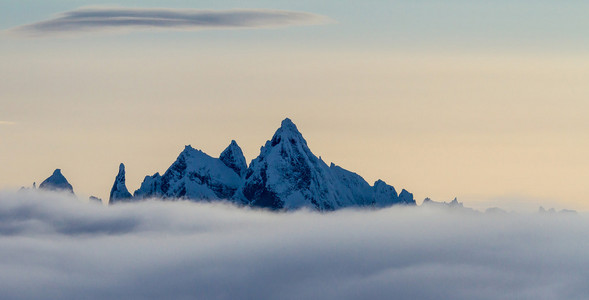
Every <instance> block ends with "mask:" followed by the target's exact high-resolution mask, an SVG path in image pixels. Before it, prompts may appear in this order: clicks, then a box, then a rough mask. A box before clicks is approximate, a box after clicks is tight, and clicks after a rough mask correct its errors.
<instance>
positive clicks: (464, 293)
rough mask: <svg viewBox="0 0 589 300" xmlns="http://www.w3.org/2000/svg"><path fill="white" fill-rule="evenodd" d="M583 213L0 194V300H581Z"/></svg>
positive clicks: (588, 224)
mask: <svg viewBox="0 0 589 300" xmlns="http://www.w3.org/2000/svg"><path fill="white" fill-rule="evenodd" d="M588 233H589V220H588V219H587V217H586V216H585V215H583V214H545V215H541V214H533V215H532V214H529V215H523V214H501V213H498V214H482V213H473V212H468V211H464V210H457V209H445V208H431V207H430V208H425V207H392V208H389V209H382V210H343V211H338V212H333V213H324V214H322V213H317V212H310V211H297V212H290V213H271V212H266V211H258V210H252V209H245V208H238V207H234V206H231V205H229V204H221V203H193V202H184V201H176V202H163V201H145V202H139V203H132V204H119V205H114V206H110V207H106V206H102V205H101V204H97V203H84V202H82V201H79V200H77V199H74V198H71V196H65V195H60V194H47V193H46V194H44V193H40V192H36V191H26V192H20V193H15V192H0V299H587V298H588V297H589V285H588V284H587V283H588V282H589V251H588V249H589V234H588Z"/></svg>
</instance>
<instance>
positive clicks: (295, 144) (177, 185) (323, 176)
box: [109, 118, 415, 211]
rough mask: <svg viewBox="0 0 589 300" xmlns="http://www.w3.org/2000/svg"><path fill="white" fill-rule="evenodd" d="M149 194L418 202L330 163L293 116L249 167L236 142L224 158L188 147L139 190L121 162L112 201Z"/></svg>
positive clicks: (268, 204) (274, 201)
mask: <svg viewBox="0 0 589 300" xmlns="http://www.w3.org/2000/svg"><path fill="white" fill-rule="evenodd" d="M146 198H160V199H189V200H194V201H203V200H205V201H215V200H229V201H232V202H235V203H236V204H239V205H246V206H253V207H262V208H269V209H273V210H291V209H298V208H303V207H305V208H312V209H316V210H319V211H330V210H336V209H340V208H345V207H386V206H391V205H395V204H404V205H415V200H414V199H413V195H412V194H411V193H409V192H407V191H406V190H402V191H401V193H400V194H397V191H396V190H395V188H394V187H393V186H391V185H388V184H386V183H385V182H384V181H382V180H378V181H377V182H375V184H374V185H373V186H371V185H370V184H368V183H367V182H366V181H365V180H364V179H363V178H362V177H361V176H360V175H358V174H356V173H353V172H350V171H348V170H346V169H344V168H342V167H339V166H336V165H334V164H331V165H329V166H328V165H327V164H326V163H325V162H324V161H323V160H322V159H321V158H318V157H317V156H316V155H315V154H313V152H311V150H310V149H309V147H308V145H307V142H306V141H305V139H304V138H303V135H302V134H301V133H300V132H299V131H298V129H297V127H296V125H295V124H294V123H293V122H292V121H291V120H290V119H288V118H287V119H285V120H284V121H282V124H281V126H280V128H278V130H277V131H276V133H275V134H274V136H273V137H272V139H270V140H269V141H267V142H266V144H265V145H264V146H263V147H262V148H261V150H260V155H259V156H258V157H257V158H255V159H254V160H252V162H251V163H250V165H249V167H248V166H247V165H246V160H245V157H244V155H243V152H242V150H241V148H240V147H239V146H238V145H237V143H236V142H235V141H231V143H230V144H229V146H228V147H227V148H226V149H225V150H224V151H223V152H222V153H221V154H220V156H219V158H215V157H211V156H209V155H208V154H206V153H204V152H202V151H200V150H197V149H194V148H192V147H191V146H186V147H185V148H184V150H183V151H182V152H181V153H180V155H179V156H178V158H177V159H176V161H175V162H174V163H173V164H172V165H171V166H170V167H169V168H168V169H167V170H166V171H165V172H164V173H163V175H160V174H159V173H155V174H154V175H151V176H146V177H145V179H144V180H143V183H142V184H141V187H140V188H139V189H138V190H136V191H135V192H134V193H133V195H132V196H131V194H130V193H129V191H128V190H127V187H126V185H125V167H124V165H123V164H121V165H120V167H119V173H118V174H117V176H116V179H115V182H114V185H113V188H112V190H111V193H110V200H109V203H111V204H113V203H117V202H129V201H139V200H142V199H146Z"/></svg>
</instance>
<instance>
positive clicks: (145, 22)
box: [8, 7, 329, 36]
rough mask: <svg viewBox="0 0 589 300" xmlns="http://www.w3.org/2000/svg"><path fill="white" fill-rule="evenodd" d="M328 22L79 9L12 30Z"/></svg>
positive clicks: (35, 32) (241, 13) (299, 16)
mask: <svg viewBox="0 0 589 300" xmlns="http://www.w3.org/2000/svg"><path fill="white" fill-rule="evenodd" d="M328 21H329V18H327V17H325V16H321V15H317V14H313V13H308V12H300V11H288V10H272V9H231V10H197V9H170V8H123V7H121V8H116V7H113V8H111V7H88V8H79V9H75V10H72V11H68V12H65V13H62V14H60V15H57V16H56V17H54V18H52V19H49V20H45V21H40V22H36V23H32V24H27V25H23V26H19V27H15V28H12V29H9V30H8V31H9V32H11V33H15V34H18V35H24V36H53V35H72V34H81V33H89V32H105V31H106V32H109V31H135V30H154V29H156V30H205V29H240V28H242V29H248V28H250V29H251V28H273V27H285V26H300V25H316V24H323V23H326V22H328Z"/></svg>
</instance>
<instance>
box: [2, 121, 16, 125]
mask: <svg viewBox="0 0 589 300" xmlns="http://www.w3.org/2000/svg"><path fill="white" fill-rule="evenodd" d="M14 124H16V123H15V122H10V121H0V125H14Z"/></svg>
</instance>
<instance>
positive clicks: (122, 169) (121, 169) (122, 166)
mask: <svg viewBox="0 0 589 300" xmlns="http://www.w3.org/2000/svg"><path fill="white" fill-rule="evenodd" d="M121 174H123V176H125V164H124V163H121V164H120V165H119V175H121Z"/></svg>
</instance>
